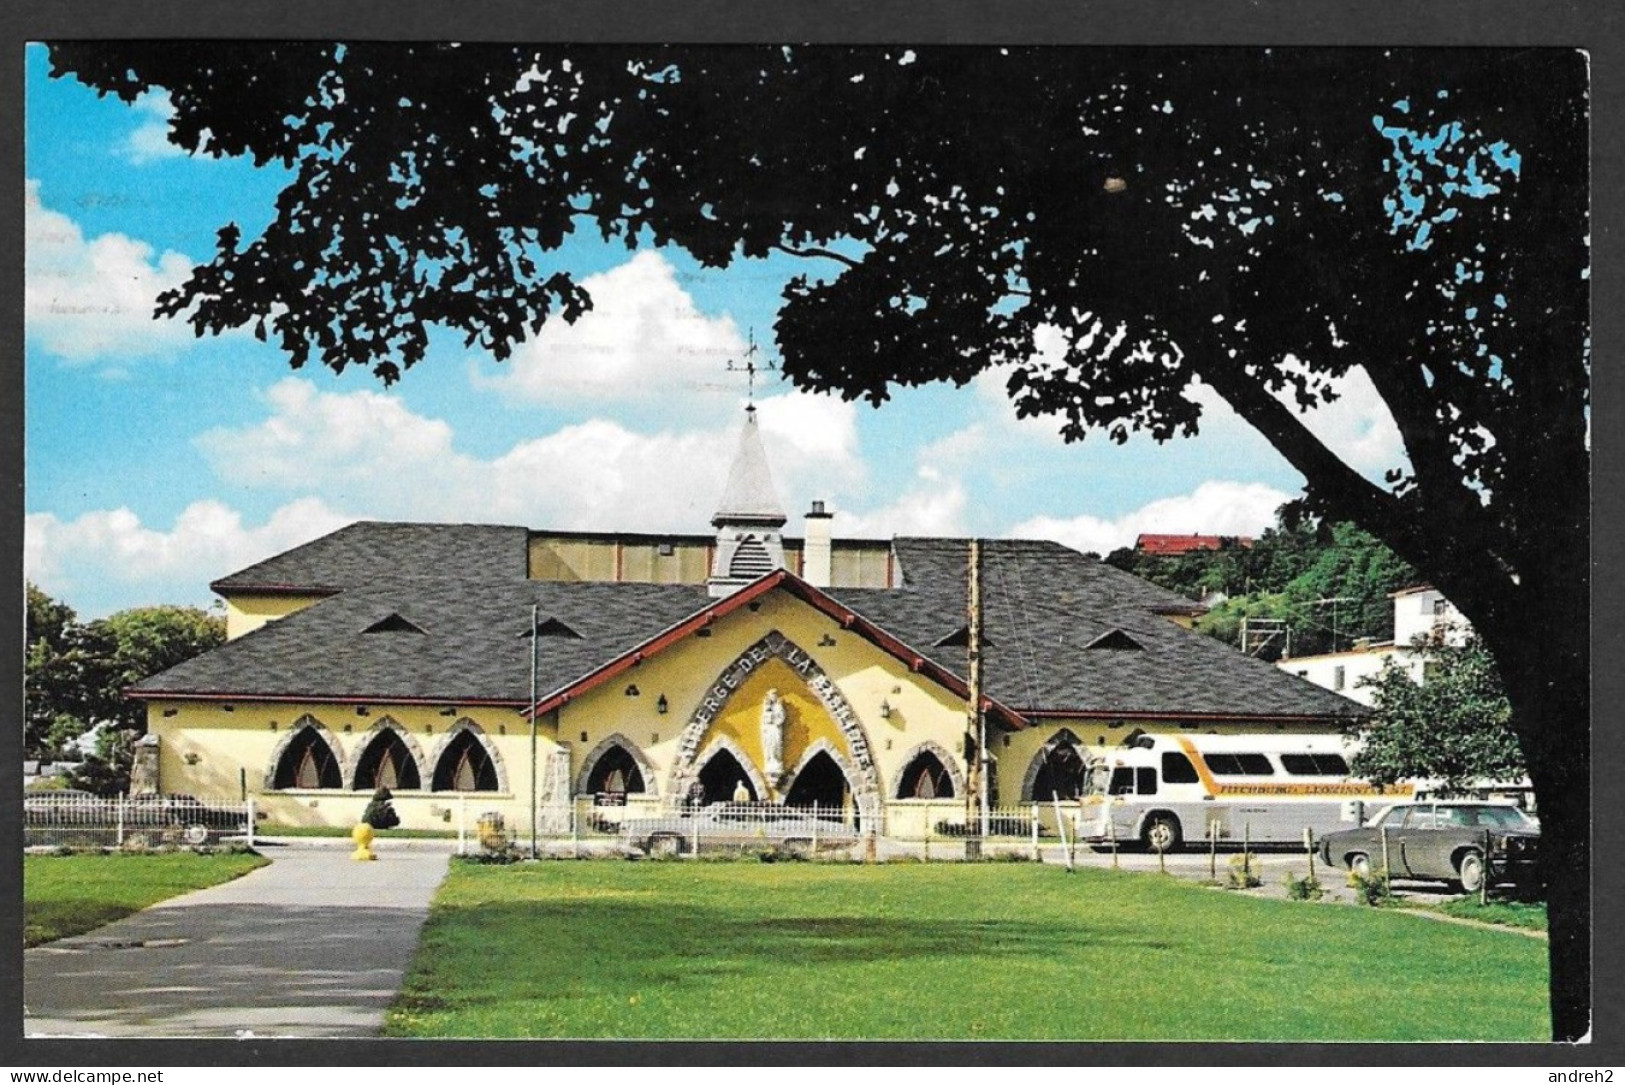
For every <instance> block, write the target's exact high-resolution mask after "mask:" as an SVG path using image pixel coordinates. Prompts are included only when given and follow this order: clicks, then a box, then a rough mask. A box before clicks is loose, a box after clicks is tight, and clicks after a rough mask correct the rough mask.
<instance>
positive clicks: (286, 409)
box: [24, 45, 1403, 619]
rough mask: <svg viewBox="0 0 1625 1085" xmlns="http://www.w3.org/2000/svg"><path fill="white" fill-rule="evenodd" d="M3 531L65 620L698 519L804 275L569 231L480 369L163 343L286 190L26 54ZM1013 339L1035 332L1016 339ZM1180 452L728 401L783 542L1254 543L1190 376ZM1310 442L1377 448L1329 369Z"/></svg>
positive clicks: (1356, 404)
mask: <svg viewBox="0 0 1625 1085" xmlns="http://www.w3.org/2000/svg"><path fill="white" fill-rule="evenodd" d="M26 63H27V84H26V117H25V124H26V150H25V163H26V165H25V178H26V180H25V183H26V185H27V192H26V221H25V250H26V251H25V295H26V297H25V336H24V344H25V374H26V375H25V399H26V402H25V417H26V430H25V438H24V439H25V467H24V480H25V497H24V508H25V530H24V567H25V575H26V576H27V578H28V579H29V580H31V581H32V582H34V583H35V584H37V585H39V586H40V587H41V588H43V589H44V590H45V591H47V592H49V593H50V594H52V595H54V596H56V597H57V598H59V599H62V600H64V601H65V602H67V603H68V604H69V605H70V606H72V607H73V608H74V609H75V610H76V611H78V613H79V615H80V617H81V618H84V619H89V618H95V617H102V616H105V615H107V614H110V613H112V612H114V611H117V610H121V609H125V608H128V607H135V606H147V605H155V604H166V603H174V604H186V605H195V606H209V605H210V604H211V603H212V602H213V600H214V596H213V595H212V594H211V593H210V592H209V590H208V584H209V582H210V581H212V580H215V579H217V578H219V577H222V576H225V575H227V574H229V573H231V572H234V571H236V570H237V569H240V568H243V567H245V566H247V565H250V564H252V563H254V562H256V561H260V560H262V559H264V558H267V557H270V556H271V555H273V554H276V553H279V552H281V551H283V550H286V549H288V548H290V547H293V546H296V545H299V544H300V543H304V542H307V541H309V540H311V539H313V538H316V537H319V536H321V535H323V534H326V533H327V532H330V531H333V530H335V529H337V528H339V527H342V526H343V525H345V524H347V523H350V522H353V521H355V520H366V519H378V520H413V521H429V522H465V523H501V524H518V525H524V526H527V527H531V528H537V529H555V530H630V531H649V532H661V531H675V532H687V533H702V532H707V531H709V530H711V529H710V526H709V523H710V517H711V514H712V513H713V512H714V511H715V509H716V504H717V501H718V499H719V498H720V497H721V495H722V489H723V484H724V482H725V480H726V477H727V470H728V461H729V458H730V456H731V453H732V450H733V448H734V445H735V443H736V441H737V434H738V430H739V427H740V425H741V424H742V422H743V419H744V414H743V408H744V407H745V405H746V402H747V396H746V386H745V378H744V375H743V374H742V373H738V372H730V371H729V369H728V365H729V362H730V361H733V362H736V363H737V362H740V361H743V360H744V358H745V357H746V354H745V351H746V348H747V344H748V343H749V342H750V339H751V337H752V336H753V337H754V340H755V342H756V343H757V345H758V347H759V348H760V353H759V354H758V355H757V357H758V359H759V360H761V361H764V362H768V363H771V362H772V361H773V360H774V350H773V346H772V325H773V322H774V318H775V314H776V310H777V305H778V298H779V291H780V289H781V287H782V285H783V283H784V282H785V281H786V280H787V279H788V278H790V277H791V276H792V275H795V274H805V273H809V271H812V272H814V273H816V269H815V268H809V266H808V261H806V260H803V259H798V258H795V257H791V256H779V257H776V258H773V259H767V260H748V261H745V260H741V261H736V262H735V264H734V265H733V266H732V267H730V268H728V269H724V270H713V269H705V268H701V267H700V266H699V265H698V264H697V263H696V262H695V261H694V260H693V259H691V258H690V257H688V255H687V254H686V253H684V252H682V251H681V250H677V249H669V248H668V249H653V248H642V249H638V250H636V251H629V250H627V249H626V248H625V247H624V246H622V245H620V244H612V245H605V244H603V243H601V242H599V241H598V240H597V238H596V236H583V237H580V238H578V239H575V240H572V241H571V242H569V243H568V245H567V250H566V252H565V253H564V256H565V258H566V261H567V263H568V266H570V267H572V268H574V269H576V270H577V271H578V272H579V273H580V274H582V275H586V276H588V277H587V278H586V280H585V283H584V285H585V286H586V287H587V288H588V289H589V291H590V292H591V294H592V296H593V298H594V301H595V308H594V309H593V311H592V312H591V313H589V314H587V315H586V316H584V317H583V318H581V319H580V320H579V321H577V322H576V323H575V324H574V325H565V324H563V323H562V322H554V323H552V324H549V325H548V326H547V327H546V328H545V329H544V330H543V332H542V333H541V335H540V336H538V337H537V338H536V339H535V340H533V341H531V342H529V343H527V344H525V345H524V346H523V347H522V348H521V349H520V350H519V351H518V352H517V353H516V354H515V356H514V357H513V358H511V359H509V360H508V361H506V362H497V361H495V360H493V359H492V358H490V357H489V356H487V355H483V354H481V353H480V352H478V351H477V350H472V349H469V348H465V347H464V346H463V345H462V343H461V342H460V340H459V339H458V338H456V337H454V336H450V335H440V336H436V337H434V338H433V339H432V346H431V349H430V351H429V355H428V357H427V358H425V360H424V361H423V362H422V363H420V364H419V365H418V366H416V367H414V368H413V369H411V370H409V371H408V372H407V373H406V374H405V376H404V377H403V378H402V380H401V381H399V382H398V383H397V384H396V385H394V386H393V387H390V388H387V389H386V388H385V387H384V386H383V385H382V384H381V383H380V382H379V381H378V380H377V379H376V378H375V377H373V376H372V375H371V374H370V373H368V372H366V371H364V370H360V369H352V370H348V371H346V372H345V373H344V374H342V375H336V374H334V373H332V372H331V371H330V370H327V369H324V368H321V367H320V366H311V367H307V368H306V369H303V370H293V369H291V368H290V367H289V364H288V361H287V359H286V357H285V356H283V355H282V354H281V353H280V352H279V351H278V350H277V349H276V348H275V347H274V346H272V345H268V344H264V343H260V342H258V341H257V340H255V339H254V338H253V336H252V335H251V334H249V333H247V332H239V333H229V334H227V335H224V336H221V337H218V338H216V337H206V338H201V339H199V338H195V337H194V336H193V333H192V330H191V328H190V327H189V326H188V325H186V324H185V323H184V322H180V321H159V320H155V319H153V317H152V309H153V299H154V298H155V297H156V295H157V294H158V293H159V292H161V291H162V290H163V289H165V288H168V287H171V286H174V285H176V284H178V283H179V282H181V281H182V280H183V279H184V278H185V277H186V275H187V273H188V271H189V270H190V268H191V267H192V266H193V264H194V263H197V262H201V261H202V260H204V259H206V258H207V257H208V256H209V255H210V254H211V252H212V251H213V247H214V238H215V233H216V231H217V230H218V229H219V228H220V227H222V226H223V225H225V224H226V223H228V222H235V223H236V224H238V225H239V226H240V227H241V228H242V230H243V233H244V235H245V238H247V237H253V236H255V235H257V234H258V232H259V231H260V230H261V229H263V227H264V226H265V224H266V223H267V222H268V221H269V219H270V217H271V214H272V206H273V201H274V199H275V196H276V193H277V192H278V191H279V190H280V188H281V187H282V185H283V183H285V180H286V175H285V174H284V173H283V172H282V171H281V170H280V168H279V167H275V166H272V167H266V168H262V169H256V168H255V167H254V166H253V164H252V163H251V162H250V161H248V160H245V159H219V160H216V159H209V158H203V157H193V156H190V155H188V154H187V153H186V152H184V151H183V150H181V149H180V148H178V147H175V146H174V145H172V144H170V143H169V142H167V140H166V139H165V131H166V125H167V119H168V116H169V107H168V102H167V100H166V98H165V97H164V96H163V95H162V94H153V95H148V96H147V97H146V98H144V99H142V100H141V101H139V102H138V103H136V104H135V105H133V106H126V105H124V104H123V103H120V102H118V101H117V100H115V99H98V98H97V97H96V96H95V94H94V93H93V92H92V91H90V90H88V89H86V88H84V87H83V86H81V85H80V84H78V83H77V82H73V81H71V80H53V79H49V78H47V72H48V61H47V57H46V51H45V49H44V47H43V46H39V45H33V46H30V47H29V48H28V53H27V61H26ZM1034 349H1035V350H1036V351H1043V350H1044V349H1046V343H1045V342H1044V341H1043V340H1042V338H1040V341H1038V342H1036V343H1035V344H1034ZM1190 394H1191V395H1192V396H1193V397H1195V398H1196V399H1198V400H1199V401H1200V402H1201V403H1202V404H1203V405H1204V408H1205V409H1204V415H1203V420H1202V427H1201V428H1202V432H1201V434H1200V435H1199V436H1198V437H1196V438H1190V439H1175V440H1173V441H1170V442H1168V443H1165V444H1157V443H1155V442H1154V441H1152V440H1150V439H1149V438H1147V437H1145V436H1143V435H1137V436H1135V437H1132V438H1131V439H1130V440H1129V442H1128V443H1127V444H1125V445H1116V444H1113V443H1111V442H1110V441H1108V440H1107V439H1106V438H1105V436H1104V435H1103V434H1097V435H1093V436H1091V437H1089V438H1088V439H1086V440H1085V441H1083V442H1081V443H1077V444H1070V445H1069V444H1067V443H1065V442H1063V441H1062V440H1061V439H1060V437H1059V436H1058V432H1057V431H1058V429H1059V424H1058V422H1056V421H1055V420H1051V419H1027V420H1018V419H1017V418H1016V416H1015V412H1014V410H1013V409H1012V408H1011V406H1010V404H1009V402H1008V399H1007V398H1006V395H1005V391H1004V382H1003V377H1002V376H1001V375H1000V374H998V373H987V374H984V375H983V376H982V377H979V378H978V379H977V380H976V381H974V382H972V383H971V384H970V385H968V386H966V387H965V388H958V389H956V388H953V387H952V386H948V385H939V386H931V387H928V388H924V389H898V390H896V392H895V394H894V397H893V399H892V401H891V402H889V403H887V404H885V405H884V406H883V407H881V408H878V409H876V408H871V407H869V406H867V405H866V404H854V403H845V402H842V401H841V400H839V399H838V398H835V397H830V396H822V395H813V394H808V393H803V392H798V391H796V390H795V389H793V388H792V387H791V386H790V385H789V384H788V383H786V382H783V381H781V380H779V379H777V374H776V373H767V374H765V378H758V381H757V385H756V389H755V401H756V405H757V407H758V408H759V418H760V422H761V428H762V433H763V438H764V443H765V445H766V448H767V454H768V459H769V462H770V465H771V468H772V471H773V474H774V479H775V482H776V484H777V486H778V490H779V495H780V498H781V501H782V503H783V505H784V507H785V509H786V511H787V512H788V513H789V514H790V517H791V520H790V523H789V525H787V528H786V531H787V532H788V533H790V534H792V535H796V534H799V533H800V530H801V520H800V517H801V515H802V514H803V513H804V512H805V511H806V510H807V509H808V508H809V507H810V505H811V502H812V501H814V500H822V501H824V502H825V503H826V505H827V507H828V508H830V509H831V510H833V511H834V512H835V514H836V516H835V519H834V521H833V528H834V532H835V534H836V536H837V537H861V538H887V537H891V536H893V535H959V536H963V535H971V534H974V535H979V536H983V537H992V538H1003V537H1021V538H1045V539H1053V540H1055V541H1058V542H1061V543H1064V544H1066V545H1068V546H1072V547H1075V548H1077V549H1079V550H1084V551H1095V552H1098V553H1102V554H1104V553H1106V552H1108V551H1110V550H1112V549H1115V548H1116V547H1119V546H1126V545H1131V544H1132V543H1133V542H1134V539H1135V537H1136V535H1138V534H1139V533H1141V532H1199V533H1204V534H1225V535H1237V534H1240V535H1246V534H1257V533H1259V532H1261V531H1263V530H1264V529H1265V528H1266V527H1269V526H1270V525H1271V524H1272V523H1273V521H1274V514H1275V510H1276V508H1278V507H1279V506H1280V505H1281V504H1282V503H1283V502H1285V501H1288V500H1290V499H1292V498H1293V497H1296V496H1298V495H1299V494H1300V492H1301V488H1302V483H1303V480H1302V478H1301V476H1299V475H1298V473H1297V472H1296V471H1294V470H1293V469H1292V468H1290V467H1289V466H1288V465H1287V464H1286V463H1285V462H1284V461H1283V460H1282V459H1281V458H1280V456H1279V455H1278V454H1277V453H1275V451H1274V450H1273V449H1272V448H1271V447H1270V446H1269V444H1268V443H1267V442H1266V441H1264V440H1263V438H1261V437H1259V436H1258V435H1257V434H1256V433H1254V432H1253V431H1252V430H1251V429H1250V428H1249V427H1248V426H1246V425H1245V424H1244V423H1242V422H1241V421H1240V420H1239V419H1238V418H1236V417H1235V416H1234V415H1233V414H1232V413H1231V412H1230V411H1229V410H1228V408H1226V407H1225V406H1224V405H1223V404H1222V403H1221V402H1219V401H1218V400H1217V398H1216V397H1214V396H1213V395H1212V394H1211V393H1209V392H1207V391H1206V390H1205V389H1203V388H1200V387H1196V388H1193V389H1192V390H1191V393H1190ZM1306 422H1307V423H1308V424H1309V426H1310V428H1311V429H1313V430H1314V431H1315V432H1316V433H1317V434H1319V435H1320V436H1321V437H1322V439H1323V440H1325V441H1326V442H1327V443H1328V444H1329V445H1330V446H1331V447H1332V448H1333V449H1334V450H1335V451H1337V452H1339V453H1340V454H1341V455H1343V457H1344V458H1345V459H1346V460H1347V461H1348V462H1349V463H1350V464H1351V465H1352V466H1354V467H1356V468H1357V469H1358V470H1360V471H1361V472H1362V473H1364V474H1366V475H1367V476H1368V477H1371V478H1373V479H1380V478H1381V476H1382V473H1383V471H1384V470H1386V469H1387V468H1390V467H1394V466H1397V465H1399V464H1401V463H1402V462H1403V458H1402V449H1401V446H1400V439H1399V435H1398V432H1397V430H1396V428H1395V427H1394V425H1393V422H1392V420H1391V419H1390V418H1389V416H1388V414H1387V412H1386V410H1385V408H1384V407H1383V406H1382V402H1381V400H1380V399H1379V398H1378V396H1377V395H1376V393H1375V391H1374V389H1372V387H1371V386H1370V383H1369V381H1367V380H1365V379H1364V377H1363V375H1362V374H1361V373H1360V372H1359V371H1358V370H1356V371H1355V372H1354V373H1353V374H1352V375H1351V378H1350V379H1349V380H1348V382H1347V383H1346V384H1345V386H1344V388H1343V396H1342V398H1341V399H1340V400H1338V401H1337V402H1336V403H1334V404H1332V405H1330V406H1326V407H1322V408H1320V409H1318V410H1314V411H1311V412H1310V413H1309V415H1308V416H1306Z"/></svg>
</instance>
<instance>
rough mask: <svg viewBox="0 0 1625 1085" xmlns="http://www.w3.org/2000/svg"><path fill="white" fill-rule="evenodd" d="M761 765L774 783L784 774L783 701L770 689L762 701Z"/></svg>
mask: <svg viewBox="0 0 1625 1085" xmlns="http://www.w3.org/2000/svg"><path fill="white" fill-rule="evenodd" d="M762 761H763V762H764V763H763V765H762V768H763V770H764V771H765V772H766V773H767V778H768V779H769V780H770V781H772V782H773V783H774V784H775V785H777V784H778V781H779V778H780V777H782V776H783V775H784V702H783V701H782V700H780V699H779V691H778V690H776V689H770V690H768V691H767V697H766V699H765V700H763V701H762Z"/></svg>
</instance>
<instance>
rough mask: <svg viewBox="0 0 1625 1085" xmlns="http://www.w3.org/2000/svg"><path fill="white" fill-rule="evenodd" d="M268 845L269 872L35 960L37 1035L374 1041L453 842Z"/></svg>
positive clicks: (69, 942) (27, 1016)
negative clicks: (367, 846) (366, 856)
mask: <svg viewBox="0 0 1625 1085" xmlns="http://www.w3.org/2000/svg"><path fill="white" fill-rule="evenodd" d="M376 850H377V852H378V861H377V862H373V863H358V862H355V861H354V860H352V859H351V858H350V850H349V847H348V844H347V842H343V843H342V844H341V842H340V841H322V842H316V841H308V842H307V841H289V842H288V843H286V844H284V845H281V846H267V847H266V848H265V851H264V854H265V855H266V857H267V858H269V859H270V860H271V864H270V865H269V866H267V867H262V868H261V869H259V870H256V871H254V872H253V873H252V874H249V875H247V876H245V877H243V878H239V879H237V880H236V881H232V882H227V883H226V884H224V885H217V886H215V887H213V888H212V889H204V890H201V891H199V892H196V893H189V894H187V895H186V896H182V897H176V898H174V899H172V900H168V901H164V902H163V903H161V904H158V905H155V906H154V907H151V908H148V909H147V910H146V911H143V912H138V913H137V914H135V915H132V916H128V917H126V918H124V919H121V920H119V921H118V922H116V923H110V924H108V925H107V926H105V927H101V928H99V929H97V930H94V931H91V932H89V933H88V934H83V935H79V936H78V937H75V938H65V939H62V940H61V941H58V942H52V943H50V944H48V945H44V946H38V947H35V948H34V949H30V950H27V951H26V952H25V953H24V954H23V1005H24V1018H23V1028H24V1033H25V1034H26V1035H28V1036H90V1035H96V1036H120V1037H138V1036H139V1037H184V1038H189V1039H190V1038H198V1037H246V1036H250V1035H252V1036H295V1037H322V1038H351V1037H367V1036H376V1035H377V1034H378V1032H379V1030H380V1029H381V1028H382V1026H383V1021H384V1011H385V1010H386V1009H387V1008H388V1006H389V1004H390V1002H391V1001H392V1000H393V999H394V997H395V995H396V993H397V992H398V991H399V990H400V986H401V980H402V978H403V976H404V975H405V971H406V967H407V964H408V963H409V962H410V961H411V959H412V952H413V950H414V949H415V948H416V946H417V939H418V932H419V929H420V928H421V927H422V926H423V921H424V919H425V918H426V917H427V915H428V911H429V898H430V897H431V896H432V895H433V893H434V890H435V887H436V886H438V885H439V884H440V881H441V879H442V878H444V877H445V875H446V870H447V863H448V859H449V856H450V850H451V846H450V845H449V844H448V843H444V842H440V841H384V842H382V843H381V844H380V845H379V846H378V847H377V849H376Z"/></svg>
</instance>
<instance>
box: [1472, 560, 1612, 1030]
mask: <svg viewBox="0 0 1625 1085" xmlns="http://www.w3.org/2000/svg"><path fill="white" fill-rule="evenodd" d="M1578 579H1579V580H1580V581H1581V583H1580V584H1579V585H1573V584H1570V585H1567V586H1565V587H1564V588H1562V589H1560V590H1558V591H1548V592H1531V593H1529V594H1536V595H1539V596H1541V597H1542V598H1541V599H1540V601H1539V602H1538V603H1536V604H1535V605H1534V606H1515V607H1511V608H1508V611H1507V612H1505V613H1504V615H1503V617H1502V619H1501V620H1499V621H1494V622H1492V624H1491V626H1490V628H1484V627H1481V626H1480V627H1478V632H1479V635H1480V636H1482V637H1483V638H1484V641H1485V643H1486V644H1487V645H1488V646H1489V648H1490V650H1491V651H1492V652H1493V653H1494V655H1495V658H1496V662H1497V665H1498V666H1499V667H1500V669H1501V678H1502V681H1503V682H1504V683H1505V685H1506V692H1507V700H1508V701H1509V702H1510V703H1511V706H1512V722H1513V727H1514V729H1515V730H1516V731H1517V734H1518V741H1519V744H1520V745H1521V746H1522V749H1523V754H1524V759H1525V763H1526V764H1527V765H1528V766H1529V776H1530V779H1531V781H1532V782H1533V783H1534V787H1535V800H1536V803H1537V804H1538V806H1539V810H1538V813H1539V815H1540V823H1541V839H1540V879H1541V883H1542V885H1543V886H1544V887H1545V891H1546V906H1547V915H1548V918H1549V928H1550V944H1549V952H1550V962H1551V1012H1552V1038H1553V1039H1554V1040H1558V1041H1567V1042H1573V1041H1576V1040H1579V1039H1581V1038H1582V1037H1584V1036H1585V1035H1586V1034H1587V1033H1588V1032H1589V1031H1590V1029H1591V771H1590V769H1591V690H1590V681H1591V675H1590V628H1589V624H1590V623H1589V621H1588V617H1589V610H1588V608H1587V602H1586V599H1587V594H1588V593H1587V591H1586V588H1585V577H1584V575H1583V574H1582V575H1581V576H1580V577H1579V578H1578ZM1525 590H1526V591H1527V589H1525ZM1527 598H1528V596H1527V595H1526V596H1525V599H1526V600H1527Z"/></svg>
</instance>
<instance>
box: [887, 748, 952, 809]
mask: <svg viewBox="0 0 1625 1085" xmlns="http://www.w3.org/2000/svg"><path fill="white" fill-rule="evenodd" d="M897 797H898V798H899V799H951V798H953V797H954V778H953V776H952V775H951V774H950V773H949V772H948V769H947V767H946V766H945V765H943V763H942V759H941V758H939V757H938V756H937V755H936V754H934V753H932V752H931V751H930V750H921V751H920V752H919V754H918V755H916V756H915V758H914V760H912V761H910V762H909V763H908V765H907V767H906V768H904V769H903V775H902V778H901V779H900V780H899V781H898V785H897Z"/></svg>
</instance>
